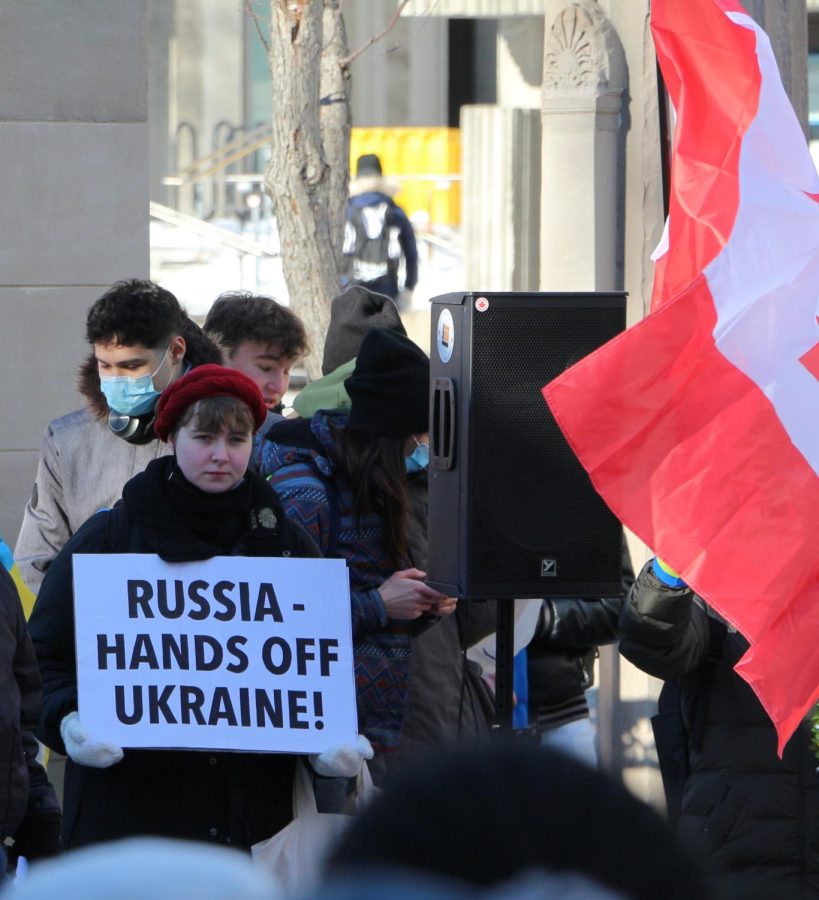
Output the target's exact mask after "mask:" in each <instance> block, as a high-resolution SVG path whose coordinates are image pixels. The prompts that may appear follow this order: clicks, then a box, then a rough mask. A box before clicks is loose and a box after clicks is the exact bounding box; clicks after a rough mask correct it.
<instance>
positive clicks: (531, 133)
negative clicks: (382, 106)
mask: <svg viewBox="0 0 819 900" xmlns="http://www.w3.org/2000/svg"><path fill="white" fill-rule="evenodd" d="M539 119H540V113H539V112H538V110H536V109H503V108H501V107H500V106H489V105H486V106H465V107H463V109H462V110H461V155H462V161H463V162H462V166H463V179H464V191H463V201H462V213H463V243H464V271H465V276H466V284H465V287H467V288H468V289H469V290H476V291H534V290H537V284H538V268H537V266H538V240H537V235H538V228H539V222H538V219H539V194H540V190H539V187H540V121H539Z"/></svg>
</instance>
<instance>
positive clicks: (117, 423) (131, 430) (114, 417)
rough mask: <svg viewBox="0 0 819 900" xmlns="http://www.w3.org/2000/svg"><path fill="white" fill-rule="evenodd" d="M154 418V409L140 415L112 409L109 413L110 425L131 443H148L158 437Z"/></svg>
mask: <svg viewBox="0 0 819 900" xmlns="http://www.w3.org/2000/svg"><path fill="white" fill-rule="evenodd" d="M154 419H155V414H154V410H151V411H150V412H147V413H143V414H142V415H139V416H128V415H125V414H124V413H118V412H116V411H115V410H113V409H112V410H110V411H109V413H108V427H109V428H110V429H111V431H113V433H114V434H115V435H116V436H117V437H119V438H122V439H123V440H124V441H127V442H128V443H129V444H148V443H150V442H151V441H153V440H155V439H156V435H155V434H154V429H153V424H154Z"/></svg>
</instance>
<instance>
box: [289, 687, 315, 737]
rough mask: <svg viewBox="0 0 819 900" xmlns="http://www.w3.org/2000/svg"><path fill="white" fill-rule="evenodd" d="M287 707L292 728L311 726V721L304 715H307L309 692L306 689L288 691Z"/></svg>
mask: <svg viewBox="0 0 819 900" xmlns="http://www.w3.org/2000/svg"><path fill="white" fill-rule="evenodd" d="M287 709H288V712H289V714H290V727H291V728H299V729H301V728H309V727H310V723H309V722H308V721H307V719H306V718H302V716H306V715H307V692H306V691H288V692H287Z"/></svg>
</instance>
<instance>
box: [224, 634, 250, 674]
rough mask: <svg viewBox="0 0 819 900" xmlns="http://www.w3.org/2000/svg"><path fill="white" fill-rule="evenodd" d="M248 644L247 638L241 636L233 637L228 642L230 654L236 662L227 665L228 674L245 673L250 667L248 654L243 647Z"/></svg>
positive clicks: (234, 635)
mask: <svg viewBox="0 0 819 900" xmlns="http://www.w3.org/2000/svg"><path fill="white" fill-rule="evenodd" d="M246 643H247V638H246V637H242V635H239V634H233V635H231V636H230V637H229V638H228V639H227V642H226V646H227V651H228V653H229V654H230V655H231V656H232V657H233V658H234V662H231V663H228V664H227V667H226V668H227V670H228V672H235V673H238V672H244V671H245V670H246V669H247V667H248V658H247V653H245V651H244V650H242V647H243V646H244V645H245V644H246Z"/></svg>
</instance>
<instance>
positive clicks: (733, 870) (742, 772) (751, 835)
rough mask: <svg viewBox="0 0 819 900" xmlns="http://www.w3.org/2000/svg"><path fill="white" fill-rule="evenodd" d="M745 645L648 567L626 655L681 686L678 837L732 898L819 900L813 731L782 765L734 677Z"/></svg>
mask: <svg viewBox="0 0 819 900" xmlns="http://www.w3.org/2000/svg"><path fill="white" fill-rule="evenodd" d="M747 648H748V643H747V641H746V640H745V638H744V637H742V635H741V634H739V633H738V632H735V631H731V630H730V629H728V628H727V626H725V625H724V623H721V622H719V621H718V620H717V619H716V618H715V617H714V615H713V614H709V612H708V611H707V609H706V607H705V605H704V604H703V603H702V601H701V600H700V599H699V598H698V597H695V595H694V594H693V592H692V591H690V590H688V589H687V588H682V589H674V588H668V587H666V586H665V585H663V584H662V583H661V582H660V581H659V580H658V579H657V578H656V577H655V575H654V574H653V572H652V571H651V564H650V563H649V564H648V565H647V566H646V567H645V568H644V569H643V571H642V572H641V573H640V576H639V577H638V579H637V581H636V583H635V585H634V587H633V588H632V590H631V593H630V594H629V597H628V600H627V602H626V604H625V605H624V607H623V613H622V617H621V620H620V652H621V653H622V654H623V655H624V656H625V657H626V658H627V659H629V660H631V662H633V663H634V664H635V665H637V666H638V667H639V668H641V669H642V670H643V671H645V672H648V673H649V674H650V675H654V676H656V677H658V678H663V679H675V678H676V679H679V682H678V683H679V686H680V698H681V699H680V706H681V713H682V719H683V723H684V726H685V732H686V733H687V737H688V748H687V755H688V769H689V774H688V777H687V780H686V782H685V785H684V789H683V795H682V809H681V815H680V823H679V830H680V834H681V836H682V837H683V838H684V839H685V840H686V842H687V843H688V844H689V845H690V846H691V847H692V848H693V849H694V850H695V851H696V852H697V853H698V854H699V855H700V856H701V857H702V859H703V860H704V862H705V863H706V864H707V865H708V866H709V867H710V869H711V870H712V871H713V872H714V873H715V875H716V876H717V878H718V883H719V884H720V886H721V887H722V888H723V890H724V893H725V896H727V897H741V898H742V900H751V898H768V900H770V898H776V900H796V898H807V897H816V896H819V775H817V768H816V767H817V759H816V757H815V756H814V755H813V752H812V750H811V747H810V733H809V727H808V725H807V724H805V723H803V725H802V726H801V727H800V728H799V730H798V731H797V732H796V733H795V734H794V736H793V737H792V738H791V740H790V741H789V742H788V744H787V745H786V747H785V751H784V754H783V757H782V759H781V760H780V759H779V758H778V757H777V753H776V744H777V740H776V732H775V730H774V727H773V725H772V723H771V721H770V719H769V718H768V716H767V714H766V713H765V710H764V709H763V708H762V706H761V704H760V703H759V701H758V700H757V698H756V695H755V694H754V693H753V691H752V690H751V688H750V687H749V686H748V684H747V683H746V682H745V681H744V680H743V679H742V678H740V676H739V675H737V674H736V672H734V665H735V664H736V663H737V661H738V660H739V659H740V657H741V656H742V655H743V654H744V653H745V651H746V650H747Z"/></svg>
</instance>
